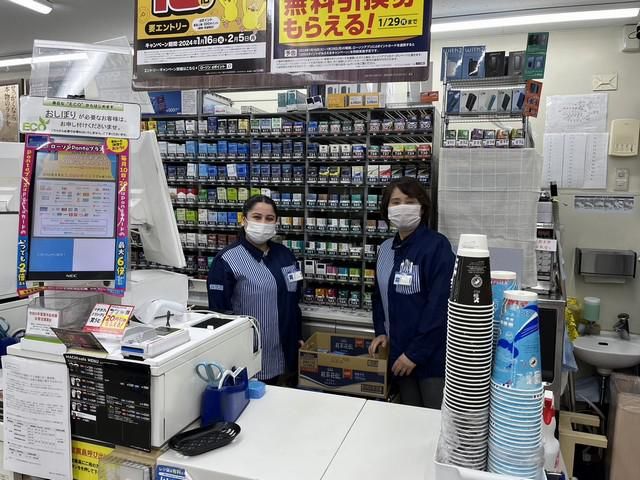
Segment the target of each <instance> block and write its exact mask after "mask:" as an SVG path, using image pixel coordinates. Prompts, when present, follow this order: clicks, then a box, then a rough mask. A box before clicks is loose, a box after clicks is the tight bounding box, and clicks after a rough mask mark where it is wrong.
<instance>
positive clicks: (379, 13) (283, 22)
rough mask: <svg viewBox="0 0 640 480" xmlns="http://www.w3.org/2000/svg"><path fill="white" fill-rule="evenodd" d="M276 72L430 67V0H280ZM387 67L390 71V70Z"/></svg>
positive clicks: (274, 59)
mask: <svg viewBox="0 0 640 480" xmlns="http://www.w3.org/2000/svg"><path fill="white" fill-rule="evenodd" d="M275 4H276V7H275V14H274V25H275V26H274V29H275V35H274V45H273V52H272V58H271V72H273V73H288V74H297V73H304V72H331V71H340V70H369V71H372V70H378V73H376V74H374V75H379V76H382V77H384V76H385V75H387V76H392V75H394V73H393V72H391V69H405V70H406V69H412V68H417V69H421V70H422V71H423V72H424V75H425V77H426V72H427V68H428V65H429V47H430V38H429V29H430V27H431V2H429V1H428V0H275ZM381 69H389V70H388V71H386V72H385V71H384V70H381Z"/></svg>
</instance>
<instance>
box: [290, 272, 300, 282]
mask: <svg viewBox="0 0 640 480" xmlns="http://www.w3.org/2000/svg"><path fill="white" fill-rule="evenodd" d="M287 278H288V279H289V281H290V282H299V281H300V280H302V272H301V271H300V270H296V271H295V272H291V273H288V274H287Z"/></svg>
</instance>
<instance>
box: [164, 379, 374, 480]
mask: <svg viewBox="0 0 640 480" xmlns="http://www.w3.org/2000/svg"><path fill="white" fill-rule="evenodd" d="M365 402H366V400H364V399H359V398H353V397H343V396H338V395H328V394H319V393H317V392H309V391H305V390H295V389H288V388H279V387H270V386H268V387H267V393H266V394H265V396H264V397H262V398H261V399H259V400H252V401H251V402H250V403H249V406H248V407H247V409H246V410H245V411H244V412H243V413H242V415H241V416H240V418H239V419H238V420H237V421H236V423H237V424H238V425H240V428H241V429H242V430H241V432H240V435H238V437H237V438H236V439H235V440H234V441H233V443H231V444H230V445H227V446H225V447H224V448H220V449H218V450H214V451H212V452H209V453H205V454H202V455H198V456H195V457H185V456H183V455H180V454H179V453H177V452H174V451H171V450H170V451H169V452H167V453H165V454H164V455H162V456H161V457H160V458H159V459H158V465H165V466H173V467H180V468H184V469H186V470H187V472H188V473H189V475H190V476H191V478H192V479H193V480H211V479H216V480H217V479H218V478H225V479H226V478H237V479H245V480H253V479H260V480H270V479H274V480H276V479H277V480H286V479H291V480H301V479H304V480H314V479H317V480H319V479H321V478H322V475H323V474H324V472H325V470H326V468H327V466H328V465H329V464H330V463H331V460H332V459H333V457H334V455H335V454H336V452H337V451H338V448H339V447H340V445H341V443H342V441H343V440H344V438H345V436H346V435H347V433H348V431H349V429H350V428H351V426H352V425H353V423H354V422H355V420H356V418H357V417H358V414H359V413H360V411H361V410H362V408H363V407H364V405H365Z"/></svg>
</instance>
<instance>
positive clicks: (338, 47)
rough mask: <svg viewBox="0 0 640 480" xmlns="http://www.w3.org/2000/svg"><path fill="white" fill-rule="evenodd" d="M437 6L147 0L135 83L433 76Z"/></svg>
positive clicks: (424, 0) (420, 1)
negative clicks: (433, 28)
mask: <svg viewBox="0 0 640 480" xmlns="http://www.w3.org/2000/svg"><path fill="white" fill-rule="evenodd" d="M431 11H432V2H431V0H137V2H136V20H135V35H134V36H135V42H134V45H135V47H134V48H135V74H134V86H135V87H136V88H142V89H149V90H154V89H174V90H175V89H176V88H178V86H184V87H185V88H186V87H187V86H189V88H196V87H201V88H206V87H209V88H219V87H220V91H224V88H225V87H227V88H232V89H238V88H256V87H258V88H266V87H275V88H279V87H280V88H281V87H303V86H307V85H313V84H326V83H354V82H357V83H368V82H399V81H420V80H426V78H427V77H428V70H429V50H430V46H431V38H430V29H431V15H432V13H431ZM225 74H233V76H228V75H225ZM236 74H241V75H236ZM187 77H188V78H187ZM206 77H209V78H206ZM153 87H156V88H153ZM157 87H160V88H157Z"/></svg>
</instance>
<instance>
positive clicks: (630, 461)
mask: <svg viewBox="0 0 640 480" xmlns="http://www.w3.org/2000/svg"><path fill="white" fill-rule="evenodd" d="M610 382H611V383H610V387H611V390H610V391H611V401H610V407H609V428H608V432H607V434H608V435H607V436H608V437H609V448H608V449H607V457H606V458H607V464H608V467H609V480H629V479H631V478H638V477H637V475H638V472H639V471H640V455H638V452H639V450H638V432H640V377H636V376H633V375H623V374H620V373H614V374H612V375H611V380H610Z"/></svg>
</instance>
